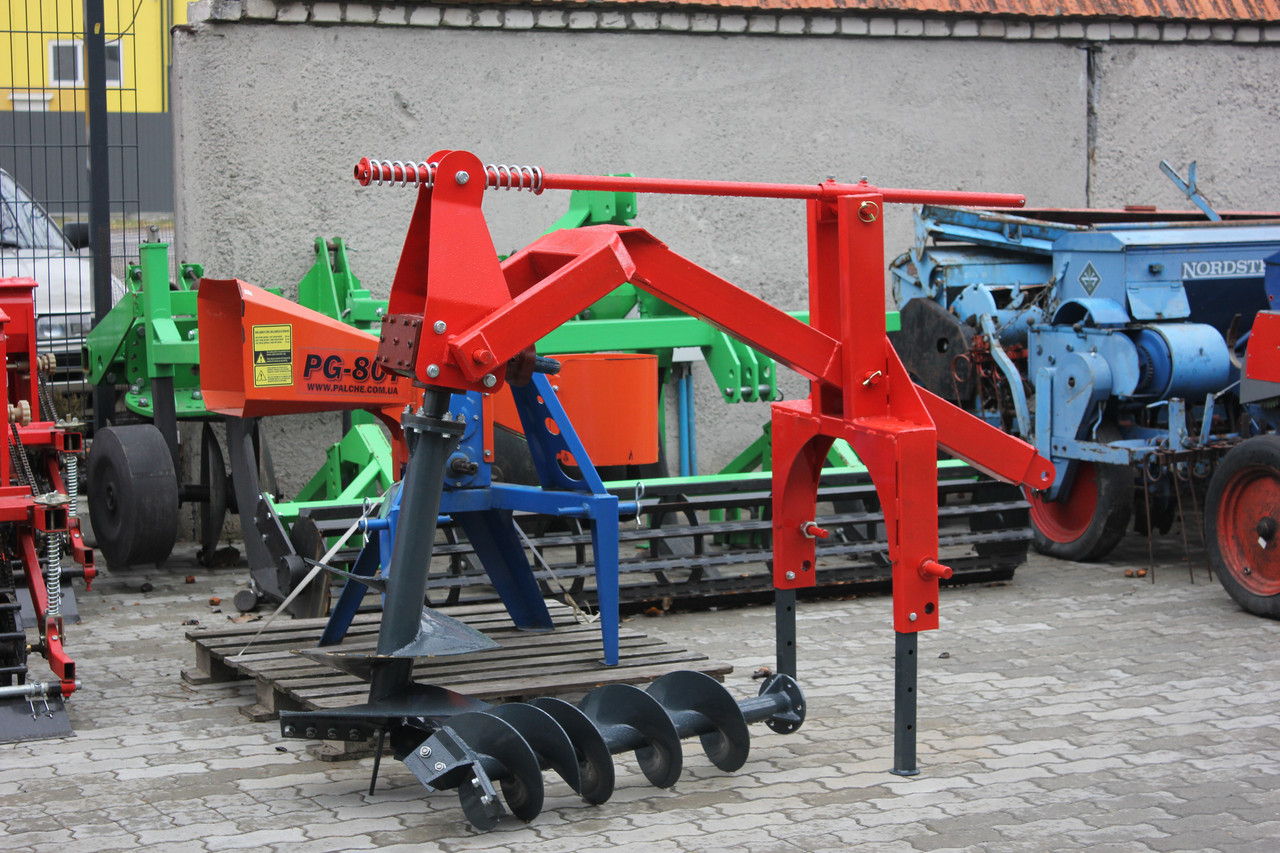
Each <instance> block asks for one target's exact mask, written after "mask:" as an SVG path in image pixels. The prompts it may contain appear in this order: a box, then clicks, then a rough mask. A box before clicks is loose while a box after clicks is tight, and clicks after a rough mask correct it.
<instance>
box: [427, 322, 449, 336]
mask: <svg viewBox="0 0 1280 853" xmlns="http://www.w3.org/2000/svg"><path fill="white" fill-rule="evenodd" d="M431 328H433V329H435V330H436V334H437V335H443V334H444V330H445V329H447V328H449V327H448V326H446V325H445V324H444V320H436V322H435V325H433V326H432V327H431Z"/></svg>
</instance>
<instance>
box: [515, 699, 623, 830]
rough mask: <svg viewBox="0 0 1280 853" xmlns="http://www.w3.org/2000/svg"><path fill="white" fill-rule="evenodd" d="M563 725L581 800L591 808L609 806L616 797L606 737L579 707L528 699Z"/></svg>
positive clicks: (560, 702) (562, 701)
mask: <svg viewBox="0 0 1280 853" xmlns="http://www.w3.org/2000/svg"><path fill="white" fill-rule="evenodd" d="M529 704H530V705H532V706H533V707H535V708H540V709H542V710H543V711H545V712H546V713H548V714H550V715H551V717H552V718H553V719H554V720H555V721H556V722H557V723H559V724H560V727H561V728H562V729H564V731H565V734H567V735H568V736H569V740H571V741H573V748H574V750H575V752H576V753H577V761H578V772H579V775H580V787H577V788H575V789H574V790H576V791H577V792H578V793H579V794H581V795H582V798H583V799H584V800H586V801H587V802H588V803H591V804H592V805H597V806H598V805H600V804H601V803H606V802H608V801H609V798H610V797H612V796H613V786H614V779H615V777H614V771H613V755H612V754H611V753H610V752H609V745H608V744H607V743H605V742H604V736H603V735H601V734H600V730H599V729H597V728H596V727H595V724H594V723H592V722H591V720H590V719H588V718H587V715H586V714H584V713H582V711H581V710H579V709H578V707H577V706H576V705H571V704H569V703H568V702H566V701H564V700H563V699H553V698H551V697H549V696H543V697H539V698H537V699H531V700H529Z"/></svg>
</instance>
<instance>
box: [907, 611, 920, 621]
mask: <svg viewBox="0 0 1280 853" xmlns="http://www.w3.org/2000/svg"><path fill="white" fill-rule="evenodd" d="M919 618H920V617H919V616H917V615H916V614H914V613H908V614H907V619H908V620H909V621H911V622H914V621H916V620H917V619H919Z"/></svg>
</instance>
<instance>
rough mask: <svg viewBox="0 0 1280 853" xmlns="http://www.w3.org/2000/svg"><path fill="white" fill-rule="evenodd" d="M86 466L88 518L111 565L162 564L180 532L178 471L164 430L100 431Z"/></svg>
mask: <svg viewBox="0 0 1280 853" xmlns="http://www.w3.org/2000/svg"><path fill="white" fill-rule="evenodd" d="M88 467H89V471H88V499H89V520H90V522H91V523H92V525H93V532H94V535H95V536H97V540H98V548H99V550H101V552H102V555H103V556H104V557H105V558H106V560H107V565H108V566H111V567H118V566H132V565H141V564H145V563H155V564H159V563H163V562H164V561H165V559H167V558H168V556H169V553H170V552H171V551H172V550H173V545H174V542H175V541H177V537H178V476H177V474H176V473H174V468H173V456H172V455H171V454H170V452H169V445H168V443H167V442H166V441H165V440H164V436H163V435H161V434H160V430H158V429H156V428H155V427H154V426H152V425H151V424H134V425H131V426H115V427H104V428H103V429H100V430H98V432H97V434H96V435H94V438H93V445H92V446H91V447H90V448H89V466H88Z"/></svg>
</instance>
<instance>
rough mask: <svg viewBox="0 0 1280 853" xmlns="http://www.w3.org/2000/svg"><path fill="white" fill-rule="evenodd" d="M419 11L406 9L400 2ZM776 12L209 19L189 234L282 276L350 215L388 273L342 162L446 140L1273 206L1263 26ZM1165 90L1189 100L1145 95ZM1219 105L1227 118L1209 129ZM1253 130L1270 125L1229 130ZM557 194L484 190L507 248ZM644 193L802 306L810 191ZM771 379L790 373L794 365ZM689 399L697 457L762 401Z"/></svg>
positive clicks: (379, 288) (585, 167)
mask: <svg viewBox="0 0 1280 853" xmlns="http://www.w3.org/2000/svg"><path fill="white" fill-rule="evenodd" d="M258 5H259V6H263V4H262V3H259V4H258ZM266 5H267V6H269V5H270V4H266ZM294 5H295V6H296V5H297V4H294ZM330 5H333V6H336V4H315V9H317V10H318V9H319V8H320V7H321V6H330ZM354 5H355V4H348V5H347V7H346V8H347V10H348V11H347V16H348V20H349V21H350V20H351V11H350V9H351V8H352V7H353V6H354ZM282 8H283V7H282ZM193 9H194V7H193ZM266 14H267V15H270V14H273V13H272V9H271V8H267V12H266ZM279 14H280V15H282V16H283V15H284V13H283V12H280V13H279ZM311 14H312V17H311V20H312V21H313V22H314V21H315V20H316V17H315V14H316V13H315V12H314V11H313V12H312V13H311ZM416 14H417V12H416V11H414V10H413V9H412V7H411V9H410V10H409V12H405V11H404V10H403V9H401V15H402V19H401V20H397V21H395V22H394V23H397V24H403V23H404V20H403V18H404V17H409V16H412V15H416ZM468 14H470V13H468ZM477 14H483V12H481V13H477ZM494 14H497V13H496V12H495V13H494ZM506 14H507V15H508V16H510V15H512V14H513V13H511V12H508V13H506ZM529 14H530V15H532V13H529ZM592 14H593V15H594V14H595V13H592ZM601 14H602V17H601V18H600V19H598V20H601V21H602V20H604V18H603V15H604V13H601ZM196 17H199V16H196ZM215 17H216V16H215ZM224 17H225V18H232V17H238V15H237V16H229V15H228V16H224ZM686 17H688V16H686ZM655 18H656V16H655ZM302 20H306V16H305V15H304V16H302ZM437 20H438V16H437ZM468 20H471V21H473V22H478V21H480V20H481V19H480V18H470V19H468ZM495 20H496V21H498V22H499V23H501V21H502V19H501V18H495ZM508 20H509V19H508ZM530 20H532V18H530ZM628 20H630V19H628ZM410 22H412V19H411V20H410ZM371 23H372V21H371ZM562 26H563V25H562ZM778 26H779V27H781V26H782V25H781V24H779V25H778ZM807 26H810V27H811V30H805V32H810V31H815V32H816V30H814V29H813V25H807ZM958 26H959V25H958V24H956V25H954V27H953V25H951V24H948V27H953V29H957V30H958ZM1001 26H1002V27H1003V26H1004V25H1003V24H1001ZM687 27H688V23H687V22H686V28H687ZM1063 27H1064V28H1065V27H1066V25H1065V24H1064V25H1063ZM780 32H781V31H779V34H777V35H773V36H753V35H726V34H698V33H694V32H677V33H672V32H662V31H658V30H653V31H648V32H626V31H619V32H608V31H601V30H600V29H598V28H597V29H596V30H594V31H592V30H586V31H570V30H568V29H558V30H539V29H524V30H511V29H509V28H508V29H503V28H500V27H493V28H487V29H486V28H480V27H470V28H468V27H463V28H458V29H442V28H438V27H426V28H424V27H414V26H374V25H369V26H318V25H316V24H315V23H273V22H268V21H263V20H250V19H248V18H244V19H239V20H215V19H209V20H205V21H204V22H203V23H199V24H197V25H196V26H195V27H193V28H191V29H190V30H187V31H182V32H179V33H177V34H176V35H175V51H174V54H175V72H174V84H175V91H176V95H175V99H174V103H175V108H176V110H177V113H178V116H177V131H176V137H177V146H176V154H177V173H178V180H177V186H178V204H177V227H178V231H179V241H180V252H181V255H182V257H183V258H184V259H188V260H199V261H201V262H203V263H204V264H205V268H206V272H207V274H209V275H211V276H237V277H240V278H244V279H247V280H250V281H255V282H257V283H259V284H264V285H266V284H271V285H282V286H285V287H286V289H287V288H290V287H292V286H293V285H294V284H295V283H296V282H297V280H298V278H300V277H301V275H302V274H303V273H304V272H305V270H306V268H307V267H308V266H309V264H310V263H311V259H312V255H311V249H310V244H311V241H312V239H313V238H314V237H315V236H320V235H323V236H338V235H340V236H343V237H345V238H346V239H347V241H348V245H349V246H350V247H352V249H353V252H352V263H353V265H354V267H355V269H356V271H357V274H358V275H360V277H361V278H362V279H363V281H364V282H365V284H366V285H369V286H371V287H372V288H373V289H374V290H375V291H376V292H379V293H386V292H387V288H388V286H389V283H390V281H391V278H392V275H393V273H394V269H395V264H396V260H397V257H398V254H399V251H400V247H401V244H402V240H403V235H404V231H405V228H406V226H407V223H408V217H409V212H410V210H411V207H412V204H413V200H414V199H413V192H412V191H411V190H399V189H387V188H385V187H384V188H368V189H362V188H360V187H358V186H357V185H356V184H355V183H354V181H353V180H352V179H351V168H352V166H353V164H354V163H355V162H356V161H357V160H358V159H359V158H360V157H361V156H364V155H371V156H376V157H379V158H384V157H385V158H389V159H409V158H414V159H421V158H424V157H426V156H427V155H429V154H430V153H432V152H434V151H435V150H437V149H439V148H444V147H449V148H466V149H470V150H473V151H475V152H476V153H477V154H478V155H479V156H480V157H481V158H482V159H484V160H485V161H486V162H505V163H522V164H523V163H529V164H536V165H540V166H542V167H544V168H546V169H547V170H548V171H553V172H581V173H606V172H618V171H631V172H634V173H637V174H641V175H649V176H663V177H708V178H721V179H735V180H768V181H789V182H809V181H819V180H822V179H824V178H825V177H826V176H827V175H828V174H835V175H836V176H837V177H838V178H840V179H845V180H856V179H857V178H858V177H860V176H862V175H867V176H869V177H870V179H871V180H872V181H873V182H875V183H877V184H879V185H881V186H915V187H923V188H935V189H965V190H997V191H1012V192H1022V193H1025V194H1026V195H1027V197H1028V201H1029V203H1030V204H1032V205H1054V206H1083V205H1085V204H1087V203H1089V202H1090V201H1093V202H1095V203H1108V204H1115V203H1122V202H1124V201H1133V200H1138V201H1150V202H1156V203H1160V204H1163V205H1166V206H1183V207H1185V206H1187V205H1186V204H1185V202H1180V201H1179V198H1178V197H1177V195H1176V193H1175V192H1174V191H1173V190H1172V189H1171V188H1168V187H1167V185H1166V183H1165V179H1164V178H1163V177H1161V176H1160V174H1159V172H1158V169H1157V165H1158V162H1159V159H1160V158H1161V157H1168V158H1170V159H1171V160H1172V161H1173V162H1174V163H1175V164H1178V165H1180V166H1181V167H1183V168H1185V161H1187V160H1190V159H1191V158H1193V157H1195V158H1198V159H1199V161H1200V163H1201V168H1202V173H1201V174H1202V181H1204V182H1205V183H1206V190H1207V191H1208V192H1210V193H1212V194H1215V197H1222V198H1230V199H1233V200H1234V199H1237V198H1238V199H1242V200H1241V201H1240V202H1238V203H1239V204H1241V205H1244V206H1266V205H1267V204H1268V203H1267V202H1266V198H1267V191H1266V187H1265V186H1264V185H1262V184H1261V183H1260V182H1259V181H1256V180H1254V179H1253V176H1256V175H1257V174H1259V173H1268V174H1275V172H1276V169H1275V168H1274V167H1275V166H1276V165H1277V164H1276V159H1277V157H1276V155H1275V153H1274V149H1273V147H1272V146H1271V145H1270V144H1269V142H1270V140H1274V139H1275V138H1276V134H1275V133H1274V132H1273V129H1274V127H1275V122H1276V116H1275V108H1274V105H1273V101H1272V100H1271V99H1270V98H1269V97H1268V96H1267V93H1268V92H1274V91H1276V86H1275V83H1276V82H1277V81H1276V79H1275V77H1276V74H1277V65H1278V64H1280V63H1277V56H1278V54H1277V52H1276V50H1275V49H1274V48H1273V47H1268V46H1262V47H1259V46H1250V47H1245V46H1237V45H1233V44H1227V45H1222V44H1198V45H1189V44H1181V43H1180V44H1164V43H1157V44H1115V45H1109V44H1105V43H1095V44H1094V48H1095V54H1094V57H1093V61H1092V63H1091V62H1090V57H1089V52H1088V51H1087V50H1085V49H1082V47H1084V46H1085V44H1086V43H1085V42H1082V41H1080V40H1078V39H1063V38H1040V37H1034V33H1033V31H1032V30H1031V28H1030V27H1029V26H1028V27H1027V28H1026V30H1025V31H1023V30H1019V33H1020V35H1021V36H1022V37H1018V38H995V39H973V38H967V39H962V38H957V37H945V38H920V37H916V38H897V37H894V38H872V37H865V38H860V37H811V36H808V35H782V34H780ZM911 32H912V33H913V34H917V35H918V34H919V33H920V32H925V30H924V29H920V30H916V29H913V30H911ZM947 32H949V33H950V32H952V29H949V30H947ZM977 32H978V31H977V30H976V29H975V30H974V34H975V35H976V34H977ZM1000 32H1002V33H1003V32H1004V30H1001V31H1000ZM1055 32H1058V30H1055ZM1080 34H1081V35H1083V34H1084V30H1083V28H1081V31H1080ZM1156 38H1160V31H1159V30H1157V31H1156ZM1091 68H1092V74H1093V77H1092V81H1093V82H1092V93H1093V94H1092V97H1093V99H1094V100H1095V102H1096V103H1095V109H1094V110H1093V112H1094V113H1095V115H1096V121H1091V119H1090V113H1091V109H1090V97H1091V96H1090V89H1091V82H1090V80H1091V78H1090V74H1091ZM1255 80H1256V83H1255V82H1254V81H1255ZM1193 83H1194V85H1193ZM1161 99H1164V100H1165V101H1168V102H1169V103H1170V104H1172V105H1176V106H1177V109H1169V110H1161V109H1159V107H1158V106H1157V105H1156V103H1154V102H1159V101H1161ZM1224 106H1229V107H1230V109H1231V111H1232V115H1231V116H1230V117H1229V118H1227V117H1222V116H1220V111H1221V110H1222V108H1223V107H1224ZM1191 115H1196V116H1198V117H1199V120H1197V121H1191V120H1190V118H1189V117H1190V116H1191ZM1211 118H1212V119H1213V120H1214V121H1218V120H1224V121H1229V122H1230V123H1229V124H1221V125H1215V127H1216V128H1219V130H1215V131H1214V132H1213V133H1211V134H1210V133H1206V125H1207V124H1208V123H1209V120H1210V119H1211ZM1259 127H1261V128H1271V129H1272V132H1269V133H1267V134H1265V135H1258V136H1257V137H1256V138H1250V135H1249V134H1248V133H1240V132H1237V129H1243V128H1259ZM1091 144H1092V145H1093V146H1094V152H1093V163H1094V165H1093V168H1092V174H1091V169H1090V147H1091ZM1268 167H1271V168H1268ZM1104 188H1105V191H1104ZM1091 189H1092V198H1091V197H1090V195H1089V193H1090V190H1091ZM1245 199H1252V201H1245ZM566 203H567V194H563V193H550V192H549V193H546V194H544V195H543V196H541V197H537V198H535V197H531V196H529V195H527V194H514V193H511V194H501V195H495V196H494V197H492V198H491V199H489V200H488V201H487V202H486V212H487V214H488V215H489V218H490V222H491V227H492V233H493V236H494V242H495V247H496V249H498V250H499V251H503V252H506V251H510V250H512V249H515V248H517V247H519V246H522V245H525V244H526V243H528V242H529V241H530V240H532V239H533V238H534V237H536V236H537V235H538V234H539V233H540V231H541V230H542V229H543V228H544V227H545V226H546V225H548V224H549V223H551V222H552V221H553V220H554V219H555V218H556V217H557V216H558V215H559V214H560V213H561V212H562V211H563V209H564V207H565V205H566ZM1270 204H1271V206H1274V205H1275V202H1274V201H1272V202H1271V203H1270ZM639 206H640V216H639V218H638V220H637V222H638V224H642V225H644V226H646V227H647V228H649V229H650V230H651V231H652V232H653V233H654V234H656V235H657V236H659V237H660V238H662V239H664V240H666V241H667V242H668V243H669V244H671V245H672V247H673V248H675V249H676V250H677V251H679V252H681V253H683V254H685V255H687V256H688V257H690V258H691V259H693V260H695V261H696V262H698V263H701V264H703V265H704V266H707V267H709V268H710V269H712V270H714V271H716V272H717V273H719V274H721V275H724V276H725V277H727V278H729V279H730V280H732V281H734V282H736V283H738V284H740V285H742V286H744V287H746V288H747V289H749V290H751V291H753V292H756V293H758V294H760V295H762V296H764V297H766V298H768V299H770V300H771V301H773V302H775V303H776V304H778V305H780V306H782V307H784V308H800V307H803V306H804V304H805V257H806V255H805V236H804V210H803V205H802V204H800V203H798V202H777V201H728V200H706V199H694V198H677V197H655V196H646V197H642V198H641V199H640V203H639ZM910 240H911V230H910V212H909V210H906V209H899V210H892V211H891V213H890V215H889V217H888V221H887V243H888V246H887V248H886V253H887V255H888V257H889V258H891V257H892V256H893V255H895V254H896V253H897V252H899V251H902V250H903V249H905V248H907V246H908V245H909V243H910ZM785 387H786V389H787V390H788V392H790V394H793V395H795V394H801V393H803V384H802V383H801V382H799V381H798V378H795V377H793V378H791V379H790V380H788V381H787V382H786V383H785ZM699 405H700V419H699V422H700V424H701V427H702V428H701V432H700V457H701V459H700V461H701V463H702V470H704V471H714V470H717V469H718V468H719V467H720V466H721V465H722V464H723V463H724V462H726V461H727V460H728V459H729V458H730V457H731V456H732V454H733V453H735V452H736V451H737V450H738V449H740V448H741V447H742V446H743V445H744V444H745V443H746V442H747V441H749V440H751V439H752V438H754V437H755V436H756V435H758V433H759V427H760V424H762V423H763V422H764V421H765V420H766V419H767V408H766V407H765V406H763V405H761V406H744V407H740V408H739V407H735V408H734V409H732V410H728V411H726V409H725V406H724V405H723V404H721V403H719V402H718V397H716V396H715V395H714V392H713V390H712V389H711V388H710V385H709V380H705V381H704V384H703V385H700V386H699ZM290 428H291V438H290V441H289V442H288V444H290V445H291V446H294V447H297V448H299V450H298V453H299V456H298V460H297V462H296V463H294V464H288V463H286V465H284V466H282V467H284V468H285V469H286V471H287V470H297V471H298V472H307V471H310V470H313V469H314V467H315V465H314V463H312V462H310V461H308V460H310V459H315V458H317V455H318V453H319V450H318V448H317V447H315V446H312V447H308V446H307V444H308V437H309V436H310V435H311V434H312V433H311V432H309V431H308V430H307V429H302V428H299V427H298V426H296V425H291V427H290ZM333 432H334V430H333V429H329V428H328V427H326V428H324V429H323V430H321V431H319V432H317V433H316V435H317V436H320V435H322V436H323V439H324V440H325V441H328V440H331V435H332V433H333ZM315 440H316V442H317V444H318V442H319V438H316V439H315ZM278 444H279V442H278ZM299 484H300V483H299ZM289 485H290V482H289V478H288V477H286V486H289ZM293 487H295V488H296V485H294V486H293Z"/></svg>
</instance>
